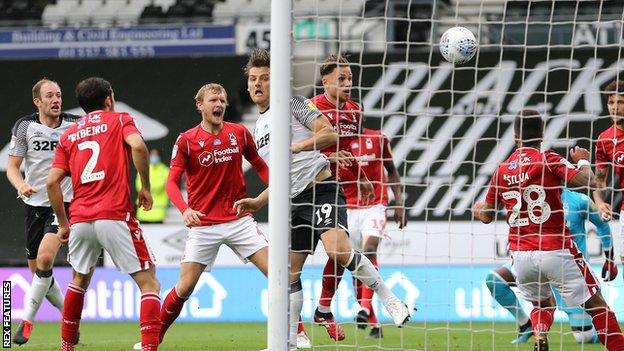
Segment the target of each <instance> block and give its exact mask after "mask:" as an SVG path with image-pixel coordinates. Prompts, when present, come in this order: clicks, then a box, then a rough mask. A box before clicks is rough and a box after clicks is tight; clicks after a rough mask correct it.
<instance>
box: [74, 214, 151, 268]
mask: <svg viewBox="0 0 624 351" xmlns="http://www.w3.org/2000/svg"><path fill="white" fill-rule="evenodd" d="M102 249H104V250H106V252H108V254H109V255H110V257H111V259H112V260H113V263H115V266H117V269H119V270H120V271H122V272H124V273H130V274H131V273H135V272H138V271H141V270H146V269H149V268H150V266H153V265H154V256H153V255H152V252H151V250H150V248H149V246H148V245H147V243H146V242H145V240H144V239H143V231H142V230H141V227H139V223H138V222H137V220H136V219H135V218H131V219H130V220H129V221H115V220H110V219H98V220H95V221H93V222H81V223H75V224H73V225H72V226H71V233H70V235H69V253H68V255H67V260H68V261H69V263H70V264H71V266H72V267H73V268H74V270H75V271H76V272H78V273H81V274H87V273H89V272H90V271H91V269H93V267H95V264H96V263H97V261H98V259H99V258H100V254H101V252H102Z"/></svg>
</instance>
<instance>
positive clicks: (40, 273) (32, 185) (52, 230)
mask: <svg viewBox="0 0 624 351" xmlns="http://www.w3.org/2000/svg"><path fill="white" fill-rule="evenodd" d="M32 94H33V103H34V104H35V106H36V107H37V112H36V113H33V114H31V115H28V116H24V117H22V118H20V119H19V120H18V121H17V122H16V123H15V126H14V127H13V130H12V136H11V143H10V147H9V161H8V164H7V178H9V181H10V182H11V184H13V186H14V187H15V189H16V190H17V195H18V198H21V199H22V201H24V204H25V205H26V255H27V258H28V268H30V271H31V272H32V273H33V279H32V283H31V288H30V292H31V294H30V300H29V301H28V302H27V303H26V306H25V307H26V311H25V313H24V316H23V318H22V323H20V325H19V327H18V329H17V331H16V333H15V335H14V336H13V342H14V343H16V344H18V345H22V344H24V343H26V342H28V339H29V338H30V333H31V330H32V327H33V322H34V318H35V315H36V314H37V311H38V310H39V307H40V306H41V302H42V301H43V299H44V298H47V299H48V301H50V303H51V304H52V305H53V306H55V307H56V308H58V309H59V310H60V311H61V310H62V309H63V293H62V292H61V289H60V287H59V284H58V282H56V281H55V280H54V278H53V277H52V266H53V264H54V258H55V257H56V254H57V252H58V250H59V248H60V241H59V240H58V238H57V237H56V231H57V229H58V228H57V223H56V218H55V217H54V213H53V211H52V208H51V207H50V202H49V200H48V194H47V191H46V179H47V177H48V171H49V170H50V166H51V165H52V160H53V159H54V149H55V148H56V144H57V143H58V140H59V137H60V136H61V134H63V132H65V130H66V129H67V128H69V126H70V125H72V124H73V122H74V121H75V120H76V119H78V118H79V116H76V115H71V114H67V113H64V112H61V104H62V96H61V88H60V87H59V85H58V84H57V83H56V82H54V81H51V80H49V79H45V78H44V79H41V80H39V81H38V82H37V83H36V84H35V85H34V86H33V89H32ZM23 162H25V163H26V172H25V173H26V175H25V177H23V176H22V173H21V171H20V167H21V165H22V163H23ZM63 194H64V196H65V199H67V200H68V201H69V200H71V196H72V189H71V182H70V180H69V179H67V180H65V181H64V182H63Z"/></svg>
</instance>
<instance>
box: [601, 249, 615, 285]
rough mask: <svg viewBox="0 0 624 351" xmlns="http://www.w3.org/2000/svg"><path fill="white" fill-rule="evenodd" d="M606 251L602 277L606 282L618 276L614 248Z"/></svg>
mask: <svg viewBox="0 0 624 351" xmlns="http://www.w3.org/2000/svg"><path fill="white" fill-rule="evenodd" d="M604 253H605V262H604V264H603V265H602V279H604V281H605V282H609V281H612V280H613V279H615V278H616V277H617V274H618V269H617V266H616V265H615V261H614V260H613V249H609V250H607V251H605V252H604Z"/></svg>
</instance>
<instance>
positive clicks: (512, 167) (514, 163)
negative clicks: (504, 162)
mask: <svg viewBox="0 0 624 351" xmlns="http://www.w3.org/2000/svg"><path fill="white" fill-rule="evenodd" d="M507 168H508V169H510V170H511V169H516V168H518V162H516V160H513V161H511V162H509V166H507Z"/></svg>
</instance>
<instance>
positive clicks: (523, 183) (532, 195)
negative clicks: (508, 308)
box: [473, 110, 624, 351]
mask: <svg viewBox="0 0 624 351" xmlns="http://www.w3.org/2000/svg"><path fill="white" fill-rule="evenodd" d="M543 129H544V122H543V121H542V118H541V116H540V115H539V113H538V112H537V111H533V110H524V111H522V112H521V113H520V114H519V115H518V116H517V117H516V118H515V120H514V131H515V138H516V140H517V142H518V148H517V149H516V151H514V153H513V154H511V156H509V158H508V159H507V160H506V161H505V162H503V163H501V164H500V165H499V167H498V169H497V170H496V172H495V173H494V175H493V176H492V181H491V183H490V188H489V189H488V192H487V195H486V198H485V201H484V202H477V203H475V204H474V206H473V211H474V216H475V218H477V219H479V220H481V221H482V222H483V223H490V222H492V221H493V220H494V217H495V215H496V211H495V209H496V208H497V207H498V205H499V204H502V205H504V207H505V208H506V210H507V223H508V224H509V239H508V242H509V244H508V245H509V250H510V252H511V257H512V272H513V273H514V275H515V276H516V281H517V283H518V288H519V289H520V293H521V295H522V296H523V298H524V299H525V300H527V301H531V302H532V303H533V306H534V308H533V311H532V312H531V317H530V319H531V324H532V325H533V334H534V336H535V350H539V351H544V350H548V338H547V336H548V331H549V330H550V327H551V325H552V322H553V318H554V309H555V307H556V303H555V301H554V299H553V296H552V291H551V286H552V287H553V288H555V289H557V290H558V291H559V292H560V294H561V296H562V298H563V300H564V301H565V303H566V304H567V305H568V306H582V307H583V308H584V309H585V310H586V311H587V313H589V315H591V316H592V322H593V324H594V326H595V327H596V330H597V331H598V337H599V338H600V341H601V342H602V343H603V344H604V345H605V346H606V347H607V349H608V350H610V351H613V350H618V351H621V350H624V336H622V332H621V330H620V326H619V325H618V322H617V320H616V318H615V314H614V313H613V311H612V310H611V309H610V308H609V306H608V305H607V303H606V302H605V300H604V298H603V297H602V295H601V293H600V285H599V283H598V279H597V278H596V277H595V276H594V274H593V273H592V271H591V267H590V266H589V264H588V263H587V262H586V261H585V260H584V259H583V255H582V254H581V253H580V251H579V250H578V249H577V247H576V245H575V244H574V242H573V241H572V238H571V236H570V231H569V230H568V228H567V227H566V225H565V219H564V212H563V205H562V202H561V189H562V187H563V186H568V187H586V186H588V185H589V186H590V187H595V186H596V181H595V177H594V175H593V173H592V171H591V168H590V167H589V161H588V159H589V151H587V150H586V149H582V148H579V147H576V148H574V149H572V150H570V155H571V157H572V159H573V160H574V161H575V162H577V167H575V166H574V165H572V164H571V163H569V162H568V161H567V160H566V159H565V158H563V157H562V156H560V155H558V154H557V153H555V152H553V151H550V150H548V151H543V152H542V151H540V147H541V142H542V138H543Z"/></svg>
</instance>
